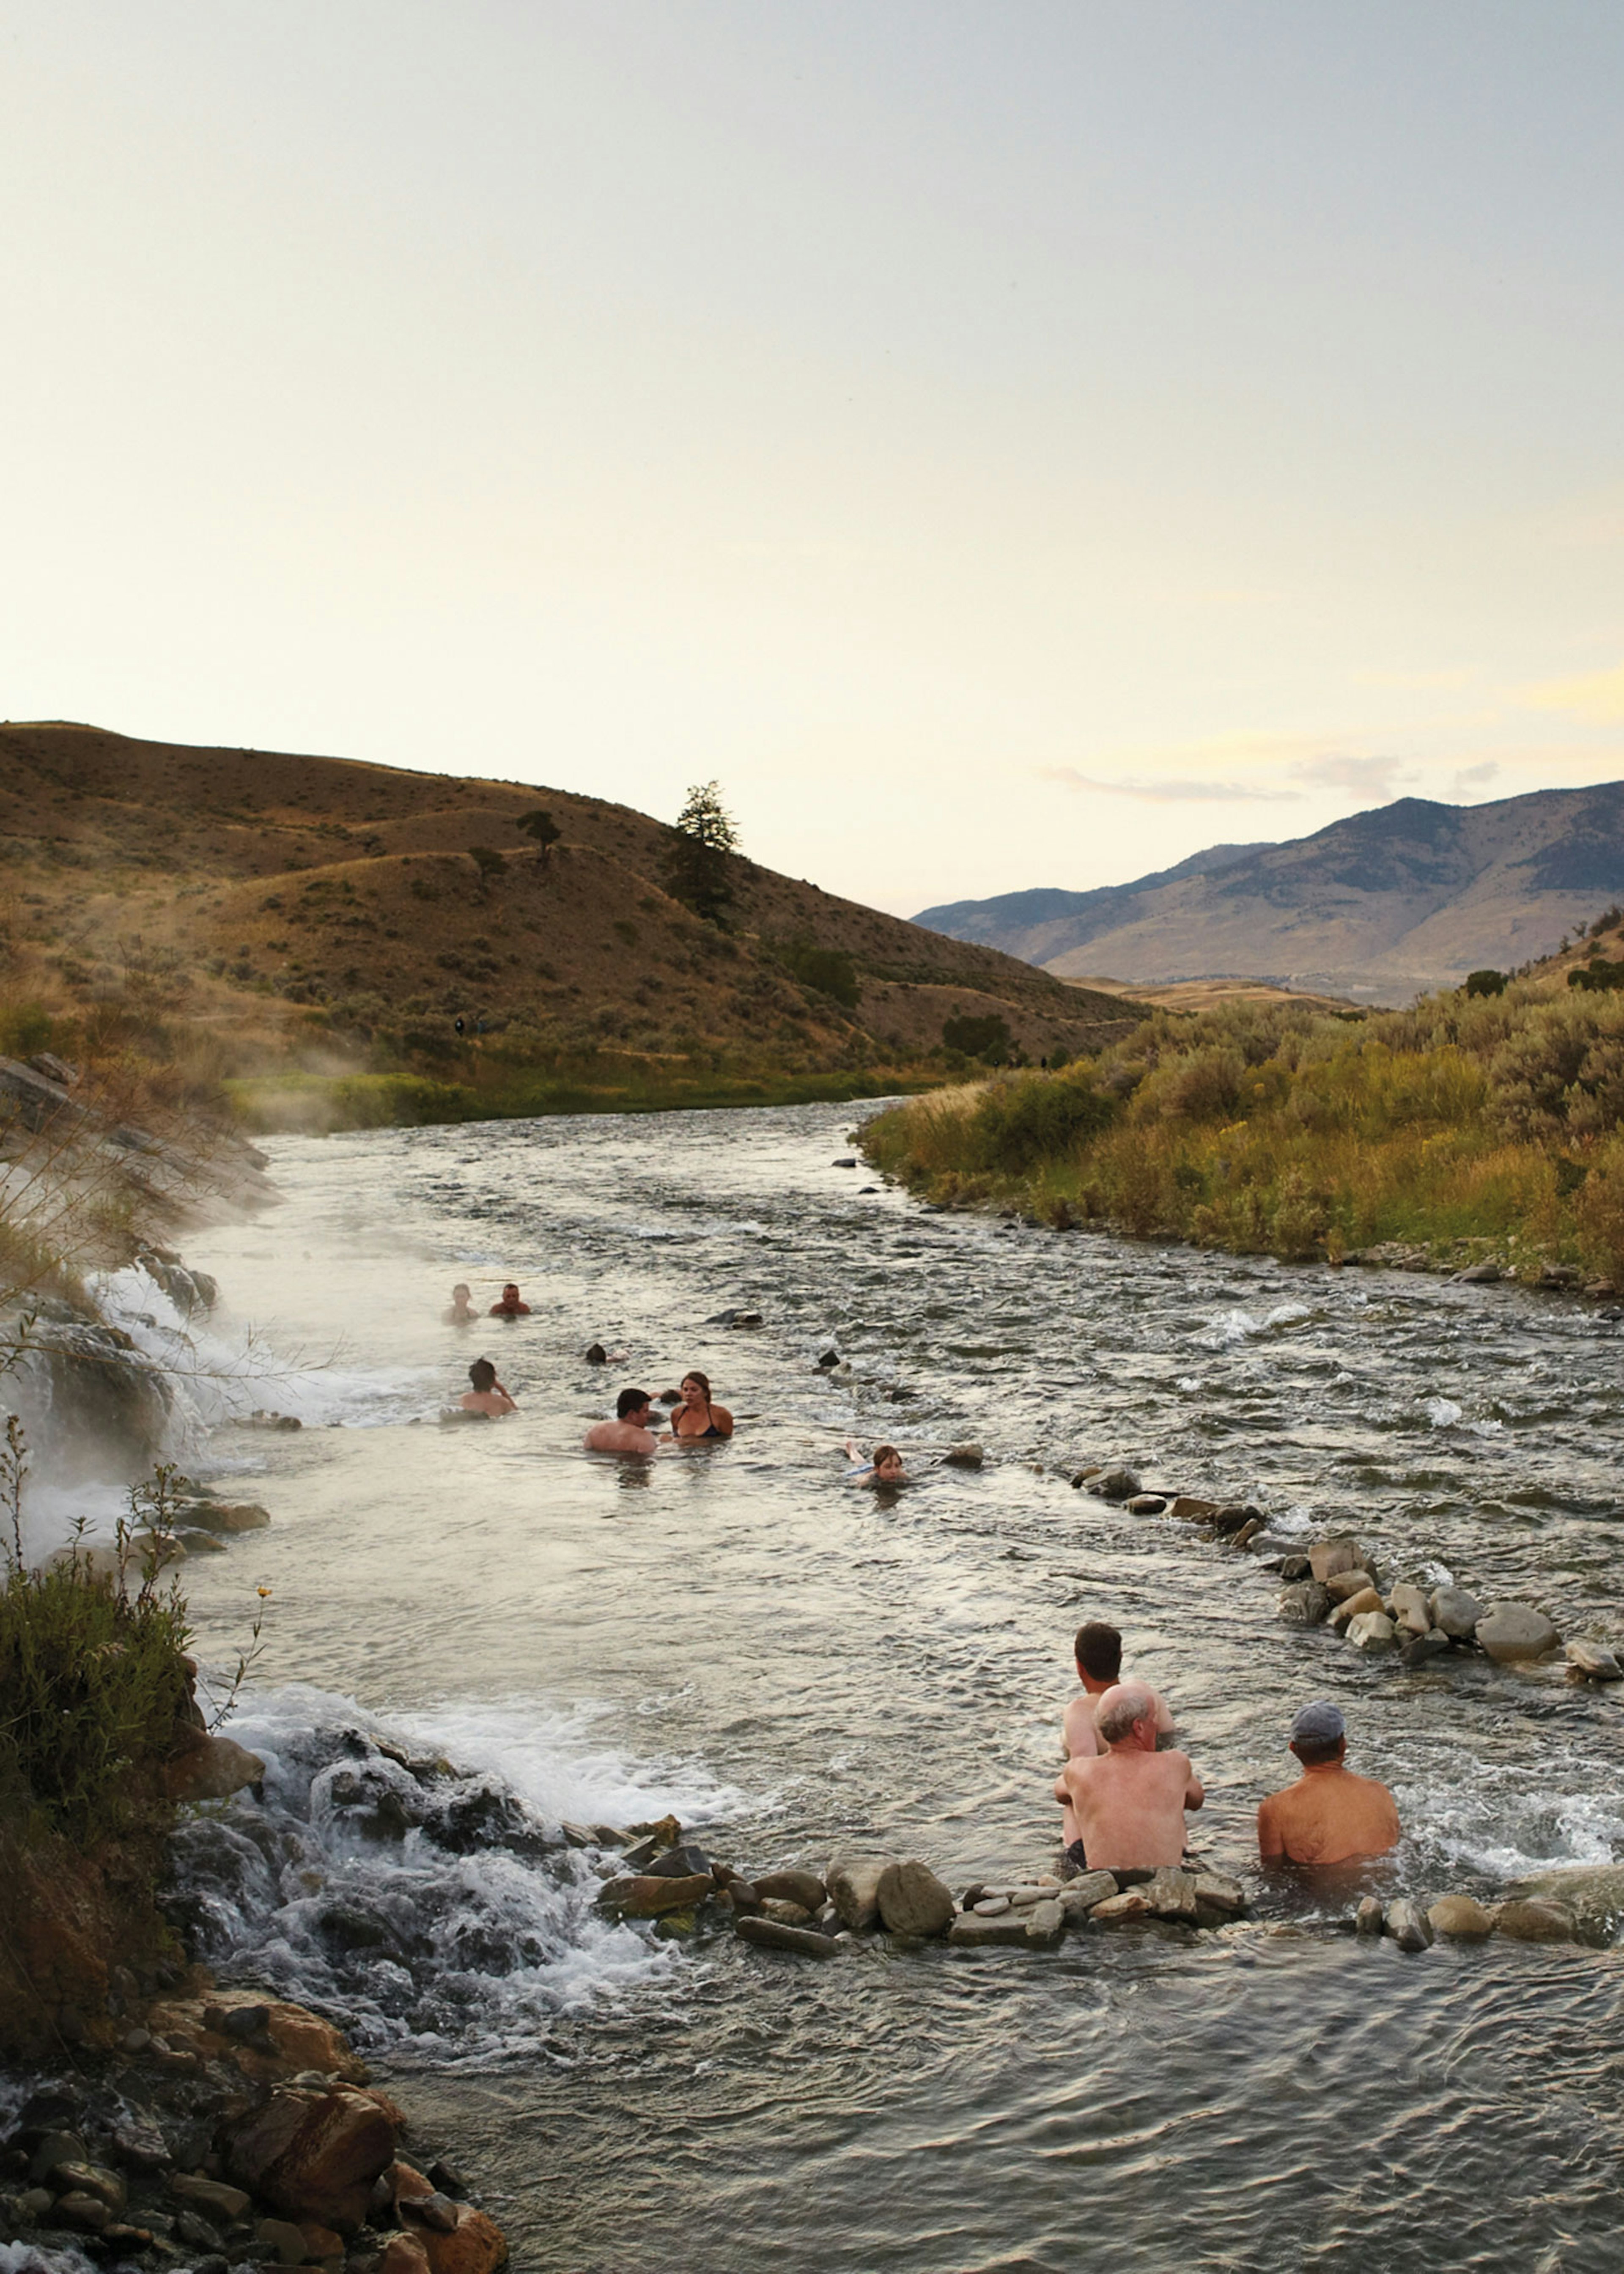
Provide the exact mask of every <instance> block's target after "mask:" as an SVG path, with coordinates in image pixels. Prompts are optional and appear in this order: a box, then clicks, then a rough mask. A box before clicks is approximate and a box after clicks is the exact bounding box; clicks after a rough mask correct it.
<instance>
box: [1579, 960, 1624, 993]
mask: <svg viewBox="0 0 1624 2274" xmlns="http://www.w3.org/2000/svg"><path fill="white" fill-rule="evenodd" d="M1568 985H1569V986H1570V987H1577V988H1579V989H1580V990H1583V991H1584V992H1588V993H1590V994H1592V995H1605V994H1611V993H1613V992H1614V991H1615V990H1617V989H1619V988H1620V987H1624V963H1609V962H1607V961H1606V960H1605V958H1604V957H1601V956H1598V957H1596V958H1595V959H1594V960H1592V961H1591V962H1590V963H1585V964H1575V966H1574V968H1573V969H1572V970H1571V971H1570V972H1569V973H1568Z"/></svg>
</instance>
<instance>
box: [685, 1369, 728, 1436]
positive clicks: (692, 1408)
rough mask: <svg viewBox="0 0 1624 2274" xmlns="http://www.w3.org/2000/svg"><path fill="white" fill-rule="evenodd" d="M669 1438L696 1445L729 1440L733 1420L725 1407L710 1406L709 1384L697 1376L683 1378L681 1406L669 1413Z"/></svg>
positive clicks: (707, 1379)
mask: <svg viewBox="0 0 1624 2274" xmlns="http://www.w3.org/2000/svg"><path fill="white" fill-rule="evenodd" d="M671 1434H672V1435H673V1437H680V1438H682V1439H683V1440H684V1441H685V1442H689V1443H695V1442H698V1440H699V1439H700V1438H702V1437H731V1436H732V1435H733V1415H732V1414H731V1413H730V1412H728V1410H727V1408H726V1406H725V1405H712V1404H711V1383H710V1379H709V1377H708V1376H707V1375H705V1374H699V1373H697V1372H695V1373H693V1374H684V1375H683V1377H682V1402H681V1404H680V1405H674V1406H673V1408H672V1412H671Z"/></svg>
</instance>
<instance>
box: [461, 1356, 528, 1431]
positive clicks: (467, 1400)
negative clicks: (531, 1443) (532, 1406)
mask: <svg viewBox="0 0 1624 2274" xmlns="http://www.w3.org/2000/svg"><path fill="white" fill-rule="evenodd" d="M468 1378H469V1380H470V1382H472V1383H473V1385H474V1386H473V1388H472V1389H465V1390H464V1391H463V1392H462V1411H463V1412H464V1413H488V1414H489V1415H490V1416H491V1418H492V1420H494V1419H496V1418H497V1416H498V1415H499V1414H502V1413H516V1412H518V1410H519V1409H518V1407H517V1406H516V1405H515V1404H514V1401H513V1399H512V1398H511V1397H508V1392H507V1391H506V1390H505V1389H503V1388H502V1385H501V1383H500V1382H498V1380H497V1379H496V1368H495V1367H493V1366H492V1363H491V1361H490V1359H488V1358H477V1359H475V1360H474V1362H473V1364H472V1366H470V1367H469V1369H468Z"/></svg>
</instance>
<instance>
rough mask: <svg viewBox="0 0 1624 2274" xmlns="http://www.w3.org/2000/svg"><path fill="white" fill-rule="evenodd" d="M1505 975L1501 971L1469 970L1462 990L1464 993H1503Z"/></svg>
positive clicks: (1504, 989)
mask: <svg viewBox="0 0 1624 2274" xmlns="http://www.w3.org/2000/svg"><path fill="white" fill-rule="evenodd" d="M1505 991H1506V975H1505V973H1504V972H1503V971H1488V970H1484V971H1469V972H1468V973H1467V975H1466V984H1465V986H1464V988H1463V989H1462V993H1463V994H1466V995H1503V994H1504V993H1505Z"/></svg>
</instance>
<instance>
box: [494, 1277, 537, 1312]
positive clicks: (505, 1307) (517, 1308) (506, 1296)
mask: <svg viewBox="0 0 1624 2274" xmlns="http://www.w3.org/2000/svg"><path fill="white" fill-rule="evenodd" d="M491 1316H492V1318H493V1319H528V1318H529V1316H530V1305H529V1304H528V1303H522V1302H521V1301H520V1300H519V1291H518V1289H517V1287H516V1286H515V1284H514V1283H513V1281H512V1280H511V1279H510V1280H509V1281H508V1284H507V1285H506V1286H505V1287H504V1288H503V1289H502V1299H501V1301H500V1303H492V1306H491Z"/></svg>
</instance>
